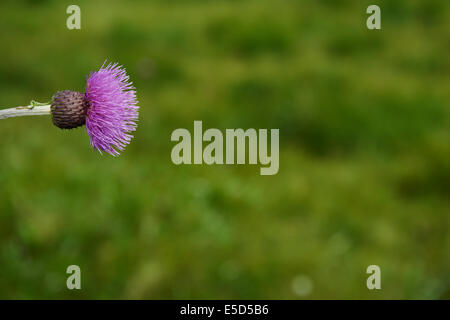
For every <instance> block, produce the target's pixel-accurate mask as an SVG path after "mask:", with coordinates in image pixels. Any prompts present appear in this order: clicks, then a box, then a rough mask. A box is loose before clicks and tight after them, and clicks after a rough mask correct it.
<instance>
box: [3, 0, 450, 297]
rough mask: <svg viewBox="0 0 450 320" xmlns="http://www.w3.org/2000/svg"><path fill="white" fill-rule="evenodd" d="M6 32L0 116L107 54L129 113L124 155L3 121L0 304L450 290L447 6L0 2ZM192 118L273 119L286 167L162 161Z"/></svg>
mask: <svg viewBox="0 0 450 320" xmlns="http://www.w3.org/2000/svg"><path fill="white" fill-rule="evenodd" d="M70 4H78V5H79V6H80V7H81V18H82V20H81V27H82V29H81V30H73V31H71V30H68V29H67V28H66V19H67V17H68V14H66V8H67V6H68V5H70ZM370 4H378V5H379V6H380V7H381V18H382V30H380V31H370V30H367V28H366V19H367V17H368V15H367V14H366V13H365V11H366V8H367V6H368V5H370ZM0 40H1V50H0V93H1V94H0V107H1V108H6V107H14V106H17V105H24V104H27V103H28V102H29V101H30V100H32V99H35V100H37V101H42V102H45V101H48V100H49V99H50V98H51V96H52V95H53V93H55V92H56V91H58V90H62V89H73V90H79V91H82V90H84V81H85V76H86V75H87V74H88V72H89V71H91V70H95V69H98V68H99V67H100V66H101V65H102V64H103V61H104V60H105V59H108V60H109V61H117V62H119V63H120V64H122V65H124V66H125V67H126V68H127V70H128V72H129V73H130V75H131V79H132V80H133V81H134V84H135V86H136V88H137V92H138V98H139V100H140V106H141V113H140V122H139V128H138V131H137V132H136V134H135V139H134V140H133V142H132V143H131V145H130V146H129V147H128V148H127V149H126V151H125V152H124V153H123V154H122V155H121V156H120V157H119V158H113V157H110V156H108V155H105V156H101V155H100V154H99V153H98V152H96V151H94V150H92V149H91V147H90V145H89V138H88V135H87V133H86V132H85V130H84V128H80V129H76V130H71V131H62V130H59V129H58V128H56V127H54V126H53V125H52V124H51V121H50V118H49V117H45V116H42V117H28V118H27V117H23V118H13V119H6V120H1V122H0V136H1V143H0V298H6V299H11V298H23V299H31V298H42V299H53V298H69V299H72V298H73V299H89V298H96V299H107V298H113V299H117V298H126V299H131V298H138V299H140V298H150V299H173V298H191V299H200V298H210V299H220V298H237V299H240V298H257V299H259V298H261V299H266V298H267V299H310V298H319V299H324V298H325V299H331V298H340V299H349V298H362V299H372V298H373V299H379V298H386V299H391V298H395V299H400V298H408V299H411V298H424V299H449V298H450V236H449V227H450V219H449V214H450V197H449V193H450V110H449V102H450V90H449V89H450V86H449V84H450V55H449V51H450V3H449V2H448V1H443V0H423V1H418V0H396V1H388V0H385V1H381V0H377V1H372V0H370V1H369V0H368V1H366V0H362V1H351V0H340V1H337V0H303V1H301V0H298V1H297V0H277V1H275V0H273V1H270V0H245V1H244V0H242V1H225V0H223V1H220V0H216V1H212V0H211V1H200V0H198V1H194V0H183V1H181V0H179V1H163V0H160V1H95V2H94V1H17V0H15V1H8V0H2V1H1V4H0ZM194 120H202V121H203V126H204V128H212V127H213V128H219V129H221V130H225V128H279V129H280V171H279V173H278V174H277V175H275V176H261V175H260V174H259V167H260V166H259V165H258V166H251V165H240V166H238V165H234V166H225V165H223V166H220V165H214V166H207V165H201V166H199V165H197V166H195V165H191V166H189V165H182V166H176V165H174V164H173V163H172V161H171V158H170V151H171V148H172V147H173V145H174V143H172V142H171V141H170V135H171V133H172V131H173V130H174V129H176V128H180V127H181V128H188V129H190V130H192V127H193V121H194ZM71 264H76V265H79V266H80V267H81V272H82V290H78V291H77V290H73V291H70V290H68V289H67V288H66V278H67V276H68V275H66V273H65V271H66V268H67V266H68V265H71ZM372 264H376V265H379V266H380V267H381V274H382V278H381V286H382V289H381V290H378V291H369V290H368V289H367V288H366V279H367V277H368V275H367V274H366V268H367V266H369V265H372Z"/></svg>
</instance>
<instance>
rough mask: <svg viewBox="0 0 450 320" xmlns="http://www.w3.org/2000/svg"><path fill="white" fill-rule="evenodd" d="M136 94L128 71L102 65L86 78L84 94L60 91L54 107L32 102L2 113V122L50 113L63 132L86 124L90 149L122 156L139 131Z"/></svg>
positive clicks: (0, 112)
mask: <svg viewBox="0 0 450 320" xmlns="http://www.w3.org/2000/svg"><path fill="white" fill-rule="evenodd" d="M137 103H138V101H137V99H136V91H135V90H134V87H133V86H132V83H131V82H130V81H129V76H128V75H127V74H126V72H125V69H123V68H122V67H121V66H119V65H118V64H117V63H115V64H109V65H107V66H106V67H105V65H104V64H103V66H102V67H101V68H100V70H98V71H96V72H91V73H90V74H89V76H88V77H87V81H86V90H85V92H84V93H80V92H76V91H71V90H63V91H59V92H57V93H56V94H55V95H54V96H53V99H52V102H51V104H44V103H38V102H35V101H32V102H31V104H30V105H29V106H26V107H17V108H10V109H5V110H0V119H3V118H9V117H17V116H26V115H43V114H51V115H52V121H53V124H54V125H55V126H57V127H59V128H61V129H73V128H77V127H79V126H82V125H86V131H87V132H88V134H89V137H90V140H91V146H92V147H93V148H95V149H97V150H98V151H99V152H100V153H102V152H107V153H109V154H111V155H113V156H117V155H119V154H120V153H119V151H123V150H124V148H125V146H126V145H127V144H129V143H130V140H131V138H133V136H132V135H131V134H130V133H131V132H133V131H135V130H136V127H137V124H136V122H137V120H138V110H139V107H138V106H137Z"/></svg>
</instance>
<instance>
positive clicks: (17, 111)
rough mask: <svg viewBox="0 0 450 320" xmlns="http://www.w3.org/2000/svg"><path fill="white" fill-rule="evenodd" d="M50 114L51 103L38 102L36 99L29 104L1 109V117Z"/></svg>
mask: <svg viewBox="0 0 450 320" xmlns="http://www.w3.org/2000/svg"><path fill="white" fill-rule="evenodd" d="M46 114H50V104H36V103H34V101H32V103H31V104H30V105H29V106H25V107H16V108H9V109H3V110H0V119H6V118H11V117H23V116H41V115H46Z"/></svg>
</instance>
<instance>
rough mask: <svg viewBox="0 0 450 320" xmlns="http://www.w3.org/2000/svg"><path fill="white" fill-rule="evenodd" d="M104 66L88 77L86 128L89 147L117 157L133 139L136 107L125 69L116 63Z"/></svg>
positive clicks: (132, 88) (136, 113) (133, 91)
mask: <svg viewBox="0 0 450 320" xmlns="http://www.w3.org/2000/svg"><path fill="white" fill-rule="evenodd" d="M104 66H105V64H103V66H102V67H101V68H100V70H98V71H96V72H91V73H90V74H89V76H88V77H87V84H86V91H85V99H86V101H87V102H88V108H87V111H86V131H87V132H88V134H89V136H90V139H91V146H92V147H94V148H95V149H97V150H98V151H100V153H102V151H104V152H107V153H109V154H111V155H113V156H118V155H119V151H122V150H124V148H125V146H126V145H127V144H128V143H130V140H131V138H133V136H132V135H131V134H130V132H132V131H135V130H136V127H137V124H136V122H137V120H138V110H139V107H138V106H137V103H138V101H137V99H136V91H135V88H134V87H133V86H132V82H130V81H129V79H130V77H129V76H128V75H127V74H126V71H125V69H123V68H122V67H121V66H119V65H118V64H117V63H114V64H111V63H110V64H108V65H107V66H106V67H104Z"/></svg>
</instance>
